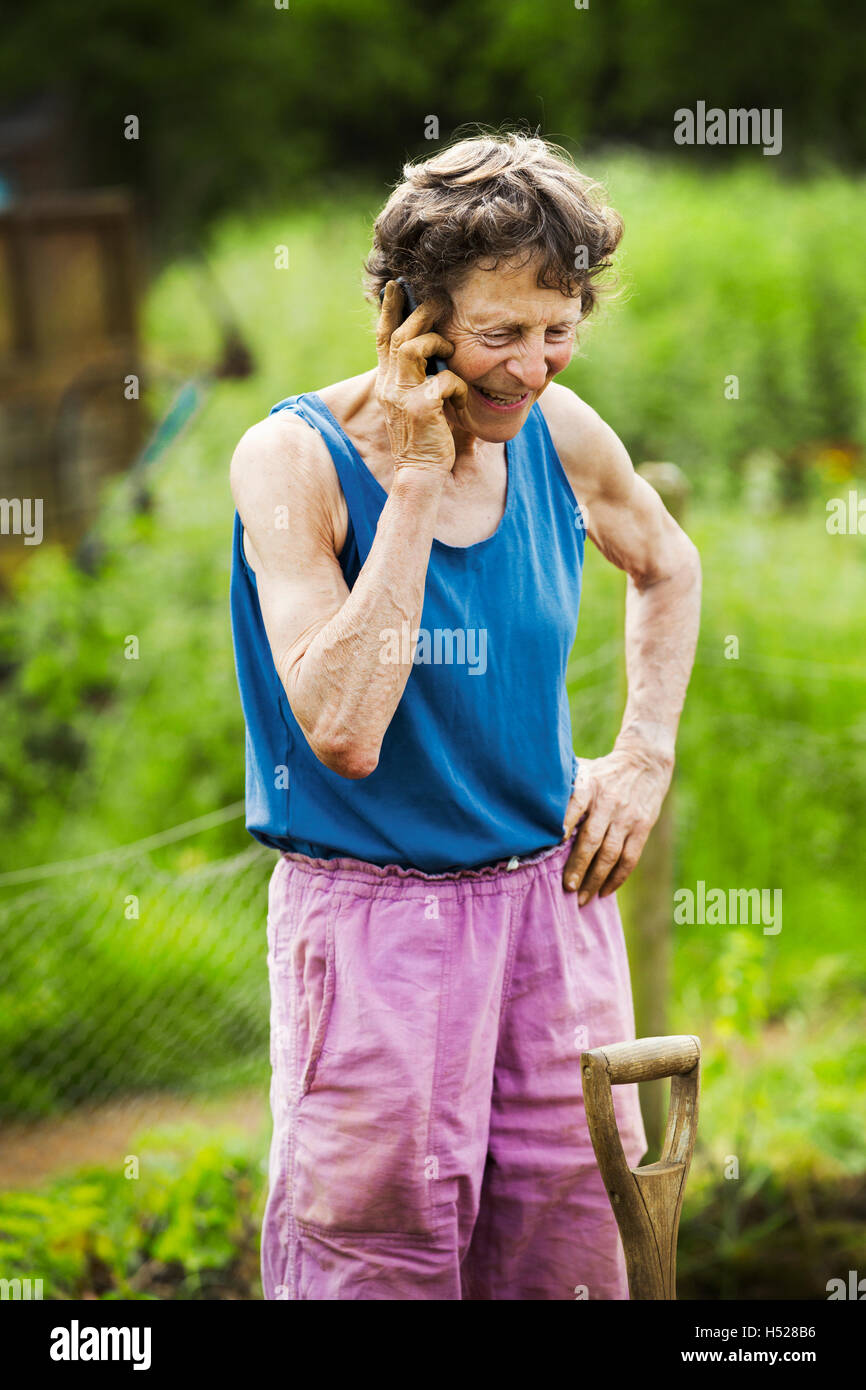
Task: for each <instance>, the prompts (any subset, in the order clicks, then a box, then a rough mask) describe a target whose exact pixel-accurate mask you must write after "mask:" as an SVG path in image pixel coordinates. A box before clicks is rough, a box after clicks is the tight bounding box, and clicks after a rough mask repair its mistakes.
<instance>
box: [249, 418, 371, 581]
mask: <svg viewBox="0 0 866 1390" xmlns="http://www.w3.org/2000/svg"><path fill="white" fill-rule="evenodd" d="M230 484H231V491H232V496H233V498H234V501H235V506H236V507H237V509H238V512H239V513H240V517H241V521H242V523H243V526H244V533H245V534H244V548H245V550H246V552H247V558H248V559H249V560H250V563H251V564H253V568H256V566H255V563H254V561H253V556H254V555H255V554H256V552H257V551H258V550H259V549H260V548H261V544H262V540H263V538H264V537H265V536H267V537H273V535H274V509H275V507H277V506H280V505H283V506H288V507H289V508H290V512H291V515H292V518H293V521H294V524H293V525H292V526H291V527H290V528H288V530H289V532H290V533H291V534H292V535H293V536H295V537H301V536H303V534H304V532H307V533H311V532H312V533H315V534H316V535H318V536H321V534H322V533H323V532H324V533H325V534H330V536H331V538H332V542H333V545H334V548H335V553H337V554H339V552H340V550H341V549H342V547H343V544H344V542H345V538H346V522H347V514H346V509H345V499H344V498H343V493H342V489H341V488H340V484H339V480H338V478H337V472H336V469H335V468H334V462H333V459H332V458H331V454H330V451H329V449H328V446H327V444H326V443H325V440H324V439H323V437H322V435H321V434H320V432H319V431H318V430H317V429H315V428H314V427H313V426H311V425H309V424H307V422H306V421H305V420H302V419H301V417H300V416H299V415H296V414H295V413H294V411H291V410H279V411H277V412H276V413H275V414H274V415H268V416H266V417H265V419H263V420H259V421H258V422H257V423H256V424H254V425H251V426H250V428H249V429H248V430H246V432H245V433H244V434H243V435H242V437H241V439H240V440H239V442H238V444H237V446H236V448H235V450H234V453H233V455H232V461H231V469H230ZM305 523H306V524H305ZM283 534H284V535H285V534H286V532H285V531H283ZM251 552H252V553H251Z"/></svg>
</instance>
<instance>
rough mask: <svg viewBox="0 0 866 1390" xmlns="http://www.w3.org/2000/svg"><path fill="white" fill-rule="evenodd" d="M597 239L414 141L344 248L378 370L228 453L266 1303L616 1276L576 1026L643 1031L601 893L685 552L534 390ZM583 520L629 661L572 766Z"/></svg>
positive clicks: (570, 1290)
mask: <svg viewBox="0 0 866 1390" xmlns="http://www.w3.org/2000/svg"><path fill="white" fill-rule="evenodd" d="M620 235H621V223H620V221H619V218H618V217H617V215H616V214H615V213H614V212H613V211H612V210H610V209H609V208H607V207H606V206H605V205H604V202H603V199H602V197H601V190H600V189H599V188H598V187H597V186H596V185H594V184H592V183H590V181H589V180H588V179H586V178H585V177H584V176H582V175H581V174H580V173H579V172H578V171H577V169H575V167H574V165H573V164H572V162H571V161H570V159H569V157H568V156H567V155H566V154H565V153H564V152H563V151H561V150H559V149H557V148H556V147H553V146H550V145H549V144H548V143H547V142H545V141H544V140H542V139H540V138H537V137H536V138H530V137H528V136H523V135H517V134H509V135H505V136H500V135H497V136H486V135H484V136H480V137H477V138H472V139H464V140H460V141H459V142H458V143H456V144H454V145H453V146H452V147H451V148H449V149H446V150H445V151H444V152H440V153H438V154H436V155H435V156H434V157H433V158H432V159H427V160H424V161H422V162H420V163H416V164H411V165H408V166H407V167H406V168H405V169H404V181H403V182H402V183H401V184H400V185H399V187H397V188H396V190H395V192H394V193H393V194H392V196H391V197H390V199H389V200H388V202H387V204H386V206H385V208H384V209H383V211H382V213H381V214H380V216H379V218H378V219H377V221H376V225H375V231H374V243H373V249H372V253H371V256H370V258H369V260H368V262H367V267H366V270H367V277H368V278H367V284H368V290H369V294H370V298H371V299H373V300H374V302H375V300H376V299H378V296H379V293H380V291H381V290H382V289H384V298H383V301H382V305H381V311H380V313H379V320H378V330H377V338H376V347H377V353H378V364H377V365H376V366H375V367H374V368H372V369H371V370H370V371H367V372H363V373H361V375H360V376H354V377H350V378H349V379H348V380H345V381H338V382H335V383H333V384H332V385H329V386H324V387H322V388H321V389H320V390H318V391H309V392H304V393H302V394H299V395H294V396H289V397H287V399H286V400H283V401H281V402H280V403H279V404H278V405H275V406H274V408H273V410H272V411H271V413H270V415H269V416H268V418H266V419H265V420H263V421H261V422H260V423H258V424H256V425H254V426H253V427H252V428H251V429H250V430H248V431H247V433H246V434H245V435H244V437H243V439H242V440H241V442H240V443H239V445H238V447H237V450H236V452H235V455H234V458H233V461H232V489H233V495H234V498H235V502H236V505H237V515H236V517H235V543H234V556H233V572H232V588H231V606H232V625H233V634H234V641H235V654H236V662H237V672H238V681H239V686H240V693H241V700H242V704H243V710H244V715H245V719H246V728H247V738H246V757H247V827H248V829H249V830H250V832H251V833H252V834H253V835H254V836H255V837H256V838H257V839H258V840H260V841H262V842H263V843H264V844H266V845H269V846H272V847H273V848H275V849H277V850H279V851H280V857H279V859H278V860H277V863H276V866H275V868H274V871H273V875H272V878H271V883H270V890H269V912H268V947H269V952H268V964H269V971H270V984H271V1001H272V1007H271V1033H272V1048H271V1060H272V1064H273V1078H272V1084H271V1106H272V1110H273V1116H274V1134H273V1140H272V1147H271V1155H270V1191H269V1198H268V1204H267V1210H266V1214H265V1219H264V1230H263V1241H262V1272H263V1281H264V1290H265V1296H266V1298H269V1299H274V1298H291V1299H572V1298H575V1297H588V1298H596V1299H621V1298H627V1297H628V1286H627V1282H626V1277H625V1267H624V1260H623V1254H622V1247H621V1245H620V1242H619V1237H618V1233H617V1229H616V1225H615V1222H614V1219H613V1216H612V1213H611V1210H610V1205H609V1202H608V1199H607V1195H606V1193H605V1190H604V1187H603V1184H602V1182H601V1178H600V1175H599V1172H598V1169H597V1166H596V1163H595V1159H594V1155H593V1152H592V1148H591V1144H590V1140H589V1135H588V1132H587V1127H586V1119H585V1115H584V1110H583V1101H582V1091H581V1078H580V1053H581V1051H582V1050H583V1049H585V1048H587V1047H594V1046H598V1045H600V1044H603V1043H608V1042H612V1041H620V1040H625V1039H629V1038H633V1037H634V1021H633V1013H632V1001H631V992H630V982H629V974H628V964H627V959H626V952H625V947H624V942H623V933H622V926H621V922H620V916H619V912H618V908H617V902H616V896H615V894H616V890H617V889H618V888H619V886H620V885H621V884H622V882H623V881H624V880H625V878H626V877H627V876H628V875H629V873H630V872H631V870H632V869H633V868H634V866H635V864H636V863H637V860H638V858H639V856H640V853H641V851H642V849H643V846H644V843H645V841H646V838H647V835H648V834H649V831H650V829H651V827H652V825H653V823H654V822H655V820H656V818H657V816H658V813H659V809H660V807H661V804H662V801H663V799H664V796H665V793H666V791H667V788H668V785H669V782H670V777H671V771H672V766H673V759H674V740H675V735H676V730H677V724H678V721H679V716H680V712H681V709H682V704H683V700H684V697H685V692H686V686H687V683H688V678H689V673H690V670H691V665H692V660H693V655H694V648H695V642H696V637H697V626H698V610H699V591H700V567H699V562H698V557H697V552H696V551H695V548H694V546H693V545H692V543H691V542H690V541H689V540H688V538H687V537H686V536H685V535H684V534H683V532H682V531H681V530H680V529H679V527H678V526H677V525H676V524H675V522H674V521H673V520H672V518H671V517H670V516H669V515H668V513H667V512H666V511H665V509H664V507H663V506H662V504H661V502H660V501H659V498H658V496H657V495H656V493H655V492H654V491H653V489H652V488H651V487H650V486H649V485H648V484H647V483H646V482H645V481H644V480H642V479H641V478H640V477H639V476H638V475H636V474H635V472H634V470H633V468H632V465H631V463H630V461H629V458H628V455H627V453H626V451H625V449H624V447H623V445H622V444H621V443H620V441H619V439H618V438H617V437H616V435H615V434H614V433H613V431H612V430H611V429H610V428H609V427H608V426H607V425H606V424H605V423H604V422H603V421H602V420H601V419H600V418H599V417H598V415H597V414H596V413H595V411H593V410H592V409H591V407H590V406H589V405H587V404H585V403H584V402H583V401H582V400H581V399H580V398H579V397H578V396H576V395H575V394H574V392H573V391H571V390H570V389H568V388H567V387H565V386H561V385H557V384H554V377H556V376H557V375H558V374H559V373H560V372H562V371H563V370H564V369H565V368H566V367H567V366H568V364H569V361H570V360H571V356H572V353H573V351H574V346H575V337H576V333H577V326H578V323H579V322H580V321H581V320H582V319H585V318H586V316H587V315H588V314H589V312H590V310H591V309H592V307H593V302H594V298H595V293H596V276H597V274H598V272H599V271H600V270H602V269H604V268H605V267H606V266H607V265H608V264H609V263H610V262H609V258H610V256H611V254H612V252H613V251H614V250H615V249H616V246H617V243H618V241H619V238H620ZM398 277H404V278H405V279H406V280H408V281H409V284H410V287H411V289H412V290H413V291H414V294H415V298H416V301H417V305H418V307H417V308H415V309H414V310H413V311H412V312H411V313H409V314H408V317H404V315H405V312H406V308H407V304H406V301H405V299H404V292H403V289H402V287H401V286H400V285H398V284H397V283H396V281H397V278H398ZM433 358H438V359H439V364H440V366H441V367H442V368H443V369H441V370H439V371H438V372H433V373H432V374H427V373H426V368H427V363H428V360H430V359H433ZM446 364H447V365H446ZM585 534H588V535H589V536H590V538H591V540H592V541H593V543H594V544H595V545H596V546H598V548H599V549H600V550H601V552H602V554H604V555H605V556H606V557H607V559H608V560H610V561H611V562H612V563H613V564H615V565H617V566H619V567H620V568H621V569H624V570H625V571H626V572H627V574H628V576H629V585H628V602H627V609H626V655H627V667H628V677H629V691H628V700H627V703H626V708H625V713H624V717H623V721H622V728H621V731H620V733H619V736H618V738H617V740H616V743H615V746H614V749H613V751H612V752H611V753H609V754H608V755H607V756H606V757H601V758H596V759H592V760H581V762H580V763H578V760H577V758H576V757H575V754H574V752H573V750H572V738H571V725H570V717H569V706H568V699H567V693H566V687H565V671H566V665H567V662H568V658H569V653H570V651H571V648H572V644H573V642H574V639H575V633H576V629H577V617H578V605H579V602H580V592H581V575H582V568H583V554H584V537H585ZM615 1100H616V1108H617V1118H618V1122H619V1125H620V1133H621V1135H622V1138H623V1147H624V1149H625V1152H626V1156H627V1158H628V1159H629V1161H630V1162H631V1163H632V1164H635V1163H637V1162H638V1161H639V1160H640V1158H641V1156H642V1154H643V1153H644V1151H645V1148H646V1140H645V1135H644V1130H643V1126H642V1123H641V1117H640V1111H639V1108H638V1102H637V1095H636V1088H635V1087H634V1086H622V1087H618V1088H617V1089H616V1092H615Z"/></svg>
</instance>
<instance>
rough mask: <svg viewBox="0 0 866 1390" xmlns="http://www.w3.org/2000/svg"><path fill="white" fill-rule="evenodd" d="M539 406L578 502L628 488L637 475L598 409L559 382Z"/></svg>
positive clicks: (546, 392) (619, 441) (546, 391)
mask: <svg viewBox="0 0 866 1390" xmlns="http://www.w3.org/2000/svg"><path fill="white" fill-rule="evenodd" d="M539 406H540V408H541V411H542V414H543V415H544V418H545V420H546V422H547V427H548V429H549V430H550V436H551V439H552V440H553V444H554V448H555V449H556V452H557V454H558V455H559V459H560V462H561V463H562V466H563V468H564V470H565V473H566V475H567V477H568V480H569V482H570V483H571V485H572V487H573V489H574V491H575V493H576V495H577V497H578V499H589V498H591V497H593V496H596V495H598V493H599V492H605V493H609V492H617V491H619V490H620V489H621V488H624V487H625V488H627V487H628V485H629V482H630V479H631V478H632V477H633V476H634V470H633V468H632V463H631V459H630V458H629V456H628V451H627V450H626V448H625V445H624V444H623V443H622V441H621V440H620V438H619V436H618V435H617V434H616V432H615V431H614V430H612V429H611V427H610V425H608V424H607V423H606V422H605V421H604V420H603V419H602V418H601V416H600V415H599V413H598V411H597V410H594V409H593V408H592V406H591V405H589V404H588V403H587V402H586V401H585V400H582V399H581V397H580V396H578V394H577V392H575V391H572V390H570V389H569V387H567V386H562V385H561V384H560V383H559V382H556V381H552V382H551V383H550V385H549V386H548V387H547V389H546V390H545V391H544V392H543V394H542V396H541V398H540V400H539Z"/></svg>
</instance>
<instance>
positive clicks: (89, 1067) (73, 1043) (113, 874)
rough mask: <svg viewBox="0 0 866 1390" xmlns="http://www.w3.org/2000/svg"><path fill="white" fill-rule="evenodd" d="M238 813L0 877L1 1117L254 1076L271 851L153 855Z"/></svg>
mask: <svg viewBox="0 0 866 1390" xmlns="http://www.w3.org/2000/svg"><path fill="white" fill-rule="evenodd" d="M239 814H240V813H239V812H238V809H237V808H236V807H229V808H226V811H225V812H217V813H214V815H213V816H211V817H203V818H201V821H200V822H192V823H190V824H191V826H193V827H195V829H192V830H190V827H178V828H177V830H175V831H168V832H165V833H164V834H163V835H161V836H154V837H151V839H150V840H145V841H141V842H140V843H139V844H138V845H133V846H128V847H126V848H123V849H119V850H117V851H114V852H111V853H108V854H102V855H96V856H92V857H91V858H89V859H86V860H80V861H78V862H77V863H76V862H75V861H72V862H70V863H67V864H59V865H45V866H42V867H41V868H40V869H37V870H30V871H21V872H20V873H11V874H5V875H3V876H2V879H0V940H2V943H3V945H2V954H0V1058H2V1063H0V1073H2V1081H0V1114H2V1116H3V1117H4V1118H6V1119H13V1118H14V1119H19V1118H22V1119H23V1118H31V1117H32V1118H36V1117H38V1116H40V1115H46V1114H49V1113H51V1112H54V1111H58V1110H63V1109H68V1108H70V1107H72V1106H75V1105H81V1104H84V1103H88V1104H92V1103H95V1102H100V1101H105V1100H109V1099H115V1098H119V1097H121V1096H127V1095H130V1094H133V1093H142V1092H153V1091H169V1090H170V1091H172V1092H175V1093H179V1092H181V1093H182V1092H195V1091H207V1092H213V1091H215V1090H219V1089H222V1088H223V1087H226V1086H234V1085H238V1086H241V1085H246V1084H249V1083H251V1082H253V1081H257V1080H258V1079H260V1078H261V1077H262V1076H263V1075H265V1074H266V1071H267V1065H268V1027H269V1018H268V1013H269V1003H268V981H267V939H266V931H265V923H266V916H267V884H268V878H269V876H270V873H271V871H272V869H273V865H274V862H275V855H274V852H273V851H272V850H268V849H265V848H264V847H263V846H260V845H252V846H251V847H249V848H248V849H245V850H244V851H243V852H242V853H239V854H236V855H233V856H232V857H230V858H227V859H223V860H219V861H212V862H201V861H202V859H203V856H202V852H201V850H196V849H194V848H189V847H187V848H182V849H181V850H180V852H179V853H178V854H176V855H175V856H174V860H173V867H170V868H166V867H160V864H159V862H158V859H159V857H160V851H161V850H162V847H163V846H164V845H165V844H166V843H168V842H170V841H172V840H174V841H176V840H179V839H183V838H188V837H189V836H190V835H191V834H196V833H198V830H200V829H201V828H202V827H203V824H204V823H210V824H214V823H219V821H220V820H226V819H231V818H234V817H236V816H238V815H239ZM178 831H180V832H181V833H180V834H178V833H177V832H178ZM161 857H162V859H163V860H164V859H165V854H164V852H163V853H162V855H161ZM187 865H188V867H187ZM35 878H38V879H39V880H41V881H39V882H38V883H34V882H33V881H32V880H34V879H35ZM22 880H25V881H26V880H30V884H29V886H27V887H23V886H22V883H21V881H22Z"/></svg>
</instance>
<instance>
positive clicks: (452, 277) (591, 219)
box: [364, 131, 623, 319]
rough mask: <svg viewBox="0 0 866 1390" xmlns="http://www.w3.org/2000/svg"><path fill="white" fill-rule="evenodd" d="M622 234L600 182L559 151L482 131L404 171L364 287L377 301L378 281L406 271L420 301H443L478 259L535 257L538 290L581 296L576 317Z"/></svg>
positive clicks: (377, 229)
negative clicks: (433, 298)
mask: <svg viewBox="0 0 866 1390" xmlns="http://www.w3.org/2000/svg"><path fill="white" fill-rule="evenodd" d="M622 231H623V227H622V219H621V218H620V216H619V214H618V213H617V212H615V211H614V210H613V208H611V207H609V206H608V205H607V202H606V195H605V191H604V189H603V187H602V186H601V184H599V183H596V182H595V181H594V180H593V179H590V178H588V177H587V176H586V175H585V174H581V173H580V171H579V170H578V169H577V168H576V166H575V164H574V162H573V160H572V158H571V156H570V155H569V154H568V153H567V151H566V150H564V149H562V148H561V147H560V146H558V145H554V144H552V143H551V142H550V141H548V140H544V139H542V138H541V137H540V136H538V135H528V134H524V133H521V132H516V131H511V132H507V133H501V132H496V133H488V132H484V133H482V134H479V135H474V136H471V137H469V138H462V139H458V140H457V142H456V143H454V144H452V145H450V146H449V147H448V148H446V149H444V150H441V151H439V152H437V153H436V154H435V155H433V156H432V157H431V158H430V159H423V160H418V161H416V162H415V163H411V162H410V163H408V164H405V165H404V166H403V181H402V182H401V183H400V184H398V185H397V187H396V188H395V189H394V191H393V193H392V194H391V196H390V198H389V199H388V201H387V203H386V204H385V206H384V208H383V209H382V211H381V212H380V213H379V216H378V217H377V218H376V222H375V224H374V228H373V247H372V250H371V252H370V255H369V257H368V258H367V260H366V261H365V263H364V271H365V290H366V294H367V297H368V298H369V299H371V300H375V301H376V302H378V297H379V292H380V290H381V289H382V288H383V287H384V285H385V284H386V283H387V281H388V280H393V279H396V278H397V276H399V275H405V276H406V278H407V279H408V280H409V281H410V282H411V284H412V288H413V289H414V291H415V294H416V297H417V299H418V302H419V303H420V302H421V301H422V300H424V299H428V298H431V297H434V296H436V295H439V296H443V297H444V298H445V299H446V300H447V301H449V302H450V293H449V291H450V290H451V289H454V288H456V286H457V284H458V283H459V281H460V278H461V276H462V275H463V273H465V271H467V270H469V269H470V268H471V267H472V266H474V265H476V264H478V263H479V262H481V261H485V262H486V261H488V260H489V259H492V261H493V265H492V266H491V267H490V268H491V269H493V268H495V266H496V265H498V263H499V262H500V261H501V260H508V261H513V260H515V259H516V258H517V257H519V256H525V257H526V259H527V260H528V259H531V258H532V257H534V256H538V255H540V256H541V258H542V260H541V265H540V267H539V275H538V284H539V286H544V287H546V288H549V289H559V290H561V291H562V293H563V294H566V295H569V296H572V297H575V296H577V295H578V294H579V295H581V297H582V305H581V317H582V318H584V319H585V318H586V317H587V315H588V314H590V313H591V311H592V309H593V307H594V305H595V303H596V301H597V298H598V293H599V289H600V286H599V285H598V284H597V283H596V281H597V277H598V276H599V275H601V274H602V272H603V271H606V270H608V269H609V268H610V265H611V260H610V258H611V256H612V255H613V252H614V251H615V250H616V248H617V246H618V245H619V242H620V239H621V237H622ZM523 263H524V264H525V261H524V262H523Z"/></svg>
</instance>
